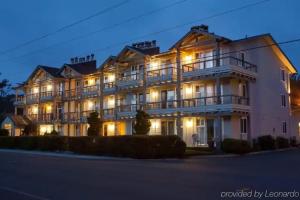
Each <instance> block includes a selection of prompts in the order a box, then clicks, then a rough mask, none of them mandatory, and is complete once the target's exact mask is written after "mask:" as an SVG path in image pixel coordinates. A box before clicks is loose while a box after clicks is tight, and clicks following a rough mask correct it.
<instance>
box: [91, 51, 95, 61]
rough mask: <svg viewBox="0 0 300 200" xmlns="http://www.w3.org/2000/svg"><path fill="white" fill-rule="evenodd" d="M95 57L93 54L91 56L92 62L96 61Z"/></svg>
mask: <svg viewBox="0 0 300 200" xmlns="http://www.w3.org/2000/svg"><path fill="white" fill-rule="evenodd" d="M94 57H95V55H94V54H93V53H92V54H91V61H92V60H94Z"/></svg>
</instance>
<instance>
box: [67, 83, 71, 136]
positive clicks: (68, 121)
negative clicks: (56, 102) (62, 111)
mask: <svg viewBox="0 0 300 200" xmlns="http://www.w3.org/2000/svg"><path fill="white" fill-rule="evenodd" d="M68 89H69V96H68V98H67V101H68V116H67V123H68V136H70V98H71V78H69V79H68Z"/></svg>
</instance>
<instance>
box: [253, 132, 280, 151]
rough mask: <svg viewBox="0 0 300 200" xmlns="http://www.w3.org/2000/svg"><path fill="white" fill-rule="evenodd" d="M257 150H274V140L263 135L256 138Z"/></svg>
mask: <svg viewBox="0 0 300 200" xmlns="http://www.w3.org/2000/svg"><path fill="white" fill-rule="evenodd" d="M257 141H258V145H259V148H260V149H261V150H272V149H275V148H276V146H275V139H274V138H273V137H272V136H271V135H264V136H260V137H258V138H257Z"/></svg>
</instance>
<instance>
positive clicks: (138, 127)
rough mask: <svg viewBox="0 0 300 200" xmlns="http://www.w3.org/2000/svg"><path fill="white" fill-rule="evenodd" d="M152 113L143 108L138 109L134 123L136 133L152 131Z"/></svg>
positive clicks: (145, 133)
mask: <svg viewBox="0 0 300 200" xmlns="http://www.w3.org/2000/svg"><path fill="white" fill-rule="evenodd" d="M149 118H150V115H149V114H148V113H146V112H145V111H143V110H137V111H136V116H135V124H134V127H133V128H134V134H135V135H147V134H148V132H149V131H150V127H151V122H150V120H149Z"/></svg>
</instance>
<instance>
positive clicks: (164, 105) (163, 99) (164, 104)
mask: <svg viewBox="0 0 300 200" xmlns="http://www.w3.org/2000/svg"><path fill="white" fill-rule="evenodd" d="M160 94H161V108H162V109H165V108H167V101H168V92H167V90H162V91H161V93H160Z"/></svg>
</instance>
